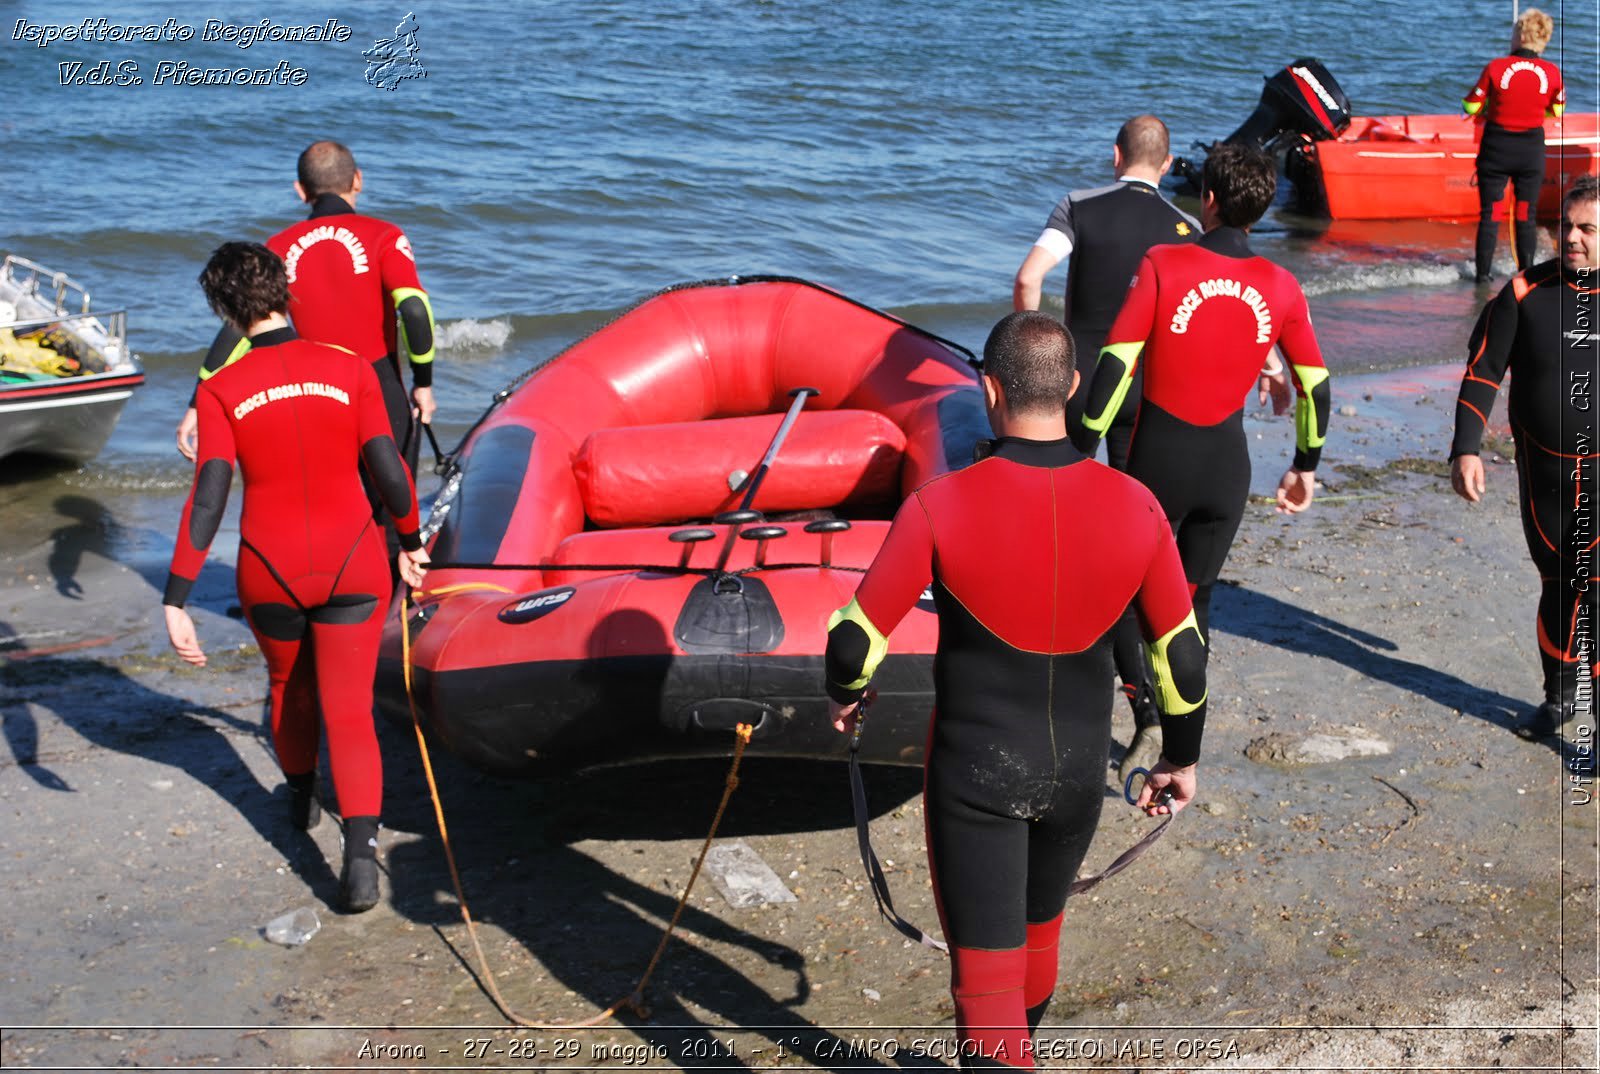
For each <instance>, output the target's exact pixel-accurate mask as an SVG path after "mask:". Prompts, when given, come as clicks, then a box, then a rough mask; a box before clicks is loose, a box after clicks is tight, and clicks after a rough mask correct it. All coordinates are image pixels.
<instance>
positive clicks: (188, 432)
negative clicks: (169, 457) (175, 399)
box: [178, 407, 200, 462]
mask: <svg viewBox="0 0 1600 1074" xmlns="http://www.w3.org/2000/svg"><path fill="white" fill-rule="evenodd" d="M199 451H200V413H199V411H197V410H195V408H194V407H190V408H189V409H188V410H185V411H184V412H183V420H182V421H180V422H178V454H180V455H182V456H183V457H184V458H186V459H188V460H189V461H190V462H193V461H194V457H195V455H196V454H198V453H199Z"/></svg>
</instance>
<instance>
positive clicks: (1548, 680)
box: [1450, 175, 1600, 758]
mask: <svg viewBox="0 0 1600 1074" xmlns="http://www.w3.org/2000/svg"><path fill="white" fill-rule="evenodd" d="M1561 217H1562V219H1561V232H1560V240H1561V256H1560V257H1559V258H1555V259H1553V260H1550V261H1545V262H1542V263H1540V264H1538V265H1535V266H1533V267H1532V268H1530V269H1528V270H1526V271H1525V272H1520V273H1518V274H1517V275H1515V276H1513V277H1512V278H1511V282H1509V283H1508V284H1506V286H1505V287H1504V288H1503V289H1502V290H1501V292H1500V293H1499V294H1498V295H1497V296H1495V298H1494V299H1493V300H1492V301H1491V302H1490V303H1489V304H1488V305H1487V306H1485V307H1484V310H1483V313H1482V315H1480V316H1479V318H1478V324H1477V326H1476V327H1475V328H1474V329H1473V331H1472V339H1471V342H1470V344H1469V346H1468V355H1469V356H1468V359H1467V370H1466V373H1465V375H1463V376H1462V378H1461V391H1460V394H1459V396H1458V397H1457V399H1456V430H1455V440H1454V442H1453V443H1452V445H1451V448H1450V467H1451V470H1450V473H1451V483H1452V484H1453V485H1454V487H1455V490H1456V492H1457V494H1458V495H1460V496H1461V498H1462V499H1464V500H1467V501H1468V502H1470V503H1477V502H1478V501H1479V500H1481V499H1482V498H1483V493H1484V488H1485V481H1484V467H1483V460H1482V459H1481V458H1480V457H1479V454H1478V452H1479V451H1480V450H1481V447H1482V443H1483V434H1484V432H1485V430H1486V428H1487V426H1488V421H1489V413H1490V411H1491V410H1492V409H1493V408H1494V400H1495V396H1496V394H1497V393H1498V392H1499V389H1500V383H1501V381H1502V380H1504V379H1505V375H1506V373H1508V372H1510V373H1512V374H1513V376H1512V378H1511V397H1510V399H1509V400H1508V407H1507V409H1508V410H1509V412H1510V417H1511V435H1512V437H1513V439H1514V440H1515V441H1516V445H1517V493H1518V500H1519V501H1520V504H1521V508H1522V532H1523V536H1524V538H1525V539H1526V540H1527V544H1528V555H1529V556H1530V557H1531V558H1532V559H1533V563H1534V566H1535V567H1537V568H1538V571H1539V582H1540V595H1539V613H1538V620H1537V627H1536V636H1537V637H1538V642H1539V662H1540V665H1541V667H1542V669H1543V672H1544V702H1543V703H1542V704H1541V705H1540V706H1539V707H1538V708H1537V709H1536V710H1534V712H1533V713H1532V715H1531V716H1530V717H1529V718H1528V719H1527V720H1525V721H1524V722H1523V724H1522V725H1521V726H1520V727H1519V728H1518V729H1517V730H1518V733H1519V734H1521V735H1523V736H1524V737H1528V738H1542V737H1546V736H1550V735H1554V734H1556V733H1557V731H1558V730H1559V729H1560V728H1561V727H1562V726H1563V725H1565V724H1568V723H1570V722H1571V721H1572V719H1573V717H1574V716H1575V715H1577V712H1578V709H1579V705H1580V702H1582V703H1583V706H1584V707H1585V708H1589V706H1590V704H1591V703H1592V697H1593V668H1592V666H1591V667H1587V668H1586V667H1585V660H1588V661H1593V659H1594V654H1593V652H1592V651H1590V652H1587V653H1585V651H1584V650H1585V646H1584V645H1583V633H1582V631H1581V630H1580V623H1582V622H1584V621H1585V620H1586V619H1588V620H1591V621H1592V618H1593V614H1592V608H1593V602H1592V596H1591V594H1592V586H1593V585H1594V581H1593V577H1594V572H1593V565H1594V555H1595V552H1594V547H1595V546H1594V544H1593V542H1594V539H1595V532H1594V526H1593V524H1592V522H1591V523H1590V524H1589V526H1588V530H1587V532H1585V530H1584V527H1583V520H1585V519H1592V518H1593V517H1594V510H1593V497H1594V496H1595V493H1596V487H1595V458H1596V453H1597V449H1596V446H1595V442H1596V435H1597V432H1600V430H1597V429H1596V420H1595V411H1596V408H1597V405H1600V404H1597V403H1596V400H1595V393H1596V392H1597V391H1600V386H1596V385H1595V384H1594V381H1595V379H1596V375H1597V369H1596V360H1597V359H1596V341H1597V338H1600V337H1597V336H1596V330H1595V325H1596V323H1597V322H1596V317H1597V314H1600V181H1597V180H1596V178H1595V177H1594V176H1592V175H1586V176H1583V177H1581V178H1580V179H1578V181H1577V182H1576V183H1574V184H1573V186H1572V189H1571V190H1569V191H1568V192H1567V195H1566V197H1565V198H1564V199H1563V201H1562V203H1561ZM1586 606H1587V607H1586ZM1591 636H1592V635H1591ZM1591 758H1592V753H1591Z"/></svg>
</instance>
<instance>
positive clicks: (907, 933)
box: [850, 702, 950, 955]
mask: <svg viewBox="0 0 1600 1074" xmlns="http://www.w3.org/2000/svg"><path fill="white" fill-rule="evenodd" d="M865 710H866V704H865V702H863V703H862V705H861V707H860V708H858V709H857V710H856V729H855V733H854V734H853V735H851V736H850V804H851V806H852V808H853V809H854V810H855V815H856V847H857V848H858V849H859V850H860V851H861V865H862V867H863V868H865V869H866V871H867V879H868V880H869V881H870V882H871V884H872V897H873V898H874V899H876V900H877V901H878V913H880V914H882V915H883V919H884V920H885V921H887V922H889V924H891V925H893V926H894V928H895V930H896V931H897V932H899V933H900V935H902V936H904V937H905V938H906V939H908V940H915V941H916V942H917V943H920V944H922V945H923V946H925V947H931V948H933V949H934V950H935V951H943V952H944V953H945V954H947V955H948V954H949V953H950V948H949V946H948V945H947V944H946V943H945V942H944V941H943V940H935V939H934V938H933V937H932V936H929V935H928V934H927V933H926V932H923V931H922V930H921V929H920V928H918V927H917V926H915V925H913V924H912V923H911V922H909V921H907V920H906V919H905V918H903V917H901V916H900V913H899V911H897V910H896V909H895V908H894V897H893V896H892V895H890V894H889V878H888V877H886V876H884V875H883V866H881V865H880V864H878V855H877V854H876V853H874V852H873V849H872V835H871V833H870V832H869V831H868V828H867V815H868V814H867V788H866V785H865V784H864V783H863V782H862V780H861V755H860V752H859V750H860V747H861V725H862V722H863V718H864V717H865V715H866V712H865Z"/></svg>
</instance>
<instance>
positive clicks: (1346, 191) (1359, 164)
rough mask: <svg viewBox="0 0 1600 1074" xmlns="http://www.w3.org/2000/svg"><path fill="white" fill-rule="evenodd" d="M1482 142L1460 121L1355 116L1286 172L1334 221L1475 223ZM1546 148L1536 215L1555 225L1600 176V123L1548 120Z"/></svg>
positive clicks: (1305, 149) (1313, 206) (1579, 116)
mask: <svg viewBox="0 0 1600 1074" xmlns="http://www.w3.org/2000/svg"><path fill="white" fill-rule="evenodd" d="M1480 137H1481V125H1480V124H1477V123H1472V122H1468V121H1466V120H1464V119H1463V118H1462V117H1459V116H1357V117H1355V118H1354V119H1352V121H1351V123H1350V126H1349V127H1348V128H1347V129H1346V131H1345V132H1344V134H1342V135H1340V136H1339V137H1338V138H1337V139H1334V140H1331V141H1320V142H1310V143H1307V144H1306V145H1304V146H1302V147H1300V148H1299V149H1297V150H1293V151H1291V159H1290V161H1289V163H1288V173H1289V177H1290V179H1291V181H1293V182H1294V184H1295V187H1296V194H1297V198H1298V200H1299V201H1300V202H1301V204H1302V205H1303V206H1304V207H1305V208H1307V209H1309V210H1310V211H1313V212H1317V211H1320V212H1325V213H1326V214H1327V215H1328V216H1330V217H1332V218H1333V219H1335V220H1399V219H1427V218H1432V219H1471V218H1476V217H1477V216H1478V184H1477V172H1476V167H1475V163H1476V161H1477V156H1478V140H1479V138H1480ZM1545 143H1546V154H1545V175H1544V183H1543V186H1542V187H1541V190H1540V196H1539V204H1538V215H1539V216H1540V217H1541V218H1543V219H1551V220H1553V219H1555V218H1556V217H1558V216H1559V215H1560V211H1561V196H1562V193H1563V191H1564V190H1565V189H1566V188H1567V187H1568V186H1570V185H1571V183H1572V180H1573V179H1575V178H1576V177H1577V176H1579V175H1583V174H1585V173H1597V172H1600V162H1597V152H1600V116H1597V115H1595V114H1593V113H1572V114H1569V115H1567V116H1564V117H1562V118H1561V119H1551V120H1548V121H1547V122H1546V124H1545ZM1294 154H1299V156H1298V159H1297V158H1296V157H1295V156H1294Z"/></svg>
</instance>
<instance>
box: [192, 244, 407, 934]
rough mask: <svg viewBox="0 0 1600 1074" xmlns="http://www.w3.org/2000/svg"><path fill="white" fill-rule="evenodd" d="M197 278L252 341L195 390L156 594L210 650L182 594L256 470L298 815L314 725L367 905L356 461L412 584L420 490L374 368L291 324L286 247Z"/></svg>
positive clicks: (373, 574)
mask: <svg viewBox="0 0 1600 1074" xmlns="http://www.w3.org/2000/svg"><path fill="white" fill-rule="evenodd" d="M200 282H201V285H202V286H203V287H204V289H205V292H206V298H207V300H208V301H209V302H210V303H211V307H212V309H214V310H215V311H216V312H217V314H218V315H219V316H221V317H223V318H224V319H225V320H227V321H228V323H230V324H232V325H233V326H234V327H235V328H237V329H238V330H239V332H240V333H241V335H242V336H243V337H244V338H247V339H248V340H249V341H250V345H251V348H252V351H253V353H252V355H251V358H250V360H249V361H248V362H242V363H238V364H235V365H231V366H229V367H227V368H226V369H223V370H221V371H219V372H218V373H217V375H216V376H214V377H211V378H209V379H208V380H207V381H206V382H205V383H204V384H202V385H201V386H200V389H199V392H198V393H197V396H196V400H195V403H196V408H197V409H198V411H199V415H200V429H199V432H200V440H199V455H198V458H197V459H196V465H195V476H194V485H193V487H192V488H191V489H190V492H189V498H188V501H187V502H186V503H185V504H184V508H183V521H182V522H181V524H180V525H179V528H178V541H177V547H176V548H175V549H174V550H173V554H172V570H171V573H170V574H169V575H168V578H167V585H166V592H165V594H164V596H163V598H162V602H163V604H164V605H165V606H166V608H165V610H166V621H167V634H168V637H169V638H170V640H171V642H172V646H173V648H174V649H176V650H177V652H178V654H179V655H180V656H181V657H183V659H185V660H187V661H188V662H189V663H191V664H195V665H197V666H204V664H205V662H206V657H205V653H204V651H203V650H202V649H201V648H200V644H199V641H198V638H197V637H196V634H195V627H194V620H193V619H192V618H190V616H189V613H188V612H187V611H185V610H184V604H185V603H186V602H187V600H188V597H189V593H190V590H191V589H192V588H193V586H194V581H195V579H196V577H198V576H199V573H200V567H201V565H202V564H203V563H204V562H205V558H206V551H207V549H208V548H209V547H210V545H211V541H212V539H213V538H214V537H215V536H216V533H217V528H218V526H219V525H220V524H221V522H222V513H223V509H224V507H225V506H226V504H227V500H228V489H229V486H230V485H231V484H232V482H233V469H234V463H235V461H237V463H238V466H239V471H240V473H241V474H242V475H243V477H244V509H243V512H242V514H241V516H240V521H239V556H238V586H239V600H240V603H241V604H242V605H243V607H244V614H245V618H246V620H247V621H248V622H249V624H250V629H251V630H252V631H254V633H255V636H256V640H257V642H259V643H260V646H261V652H262V655H263V656H265V657H266V661H267V673H268V677H269V679H270V681H271V705H272V740H273V744H274V746H275V748H276V750H277V754H278V762H279V764H280V765H282V767H283V771H284V774H285V777H286V778H287V780H288V783H289V786H290V790H291V794H290V811H291V816H292V818H293V820H294V822H295V823H296V824H297V825H298V826H299V827H301V828H310V827H312V826H313V825H315V824H316V822H317V820H318V818H319V817H320V814H321V811H320V807H319V806H318V805H317V801H316V797H315V793H314V791H315V783H316V763H317V746H318V740H319V737H320V735H319V724H320V725H321V727H325V728H326V729H327V732H328V754H329V756H330V758H331V761H332V766H333V784H334V789H335V790H336V791H337V793H338V796H339V809H340V811H341V813H342V814H343V815H344V819H345V848H344V868H343V871H342V874H341V880H340V892H341V898H342V901H343V903H344V905H345V907H346V908H347V909H349V910H352V911H361V910H367V909H370V908H371V907H372V906H374V905H376V904H377V901H378V867H377V859H376V851H377V835H378V816H379V812H380V807H381V804H382V799H383V772H382V767H381V764H380V761H379V757H378V740H377V735H376V734H375V732H374V729H373V724H372V680H373V675H374V673H375V672H376V669H377V662H378V641H379V635H380V634H381V632H382V630H383V607H384V601H383V598H384V597H385V595H386V594H387V593H388V592H389V572H388V567H387V564H386V556H385V554H384V545H383V538H382V536H381V534H380V533H379V532H378V529H377V527H376V525H375V524H374V522H373V519H372V512H371V510H370V508H369V507H368V504H367V498H366V495H365V493H364V492H363V491H362V486H361V477H360V473H359V470H360V468H361V467H362V466H365V468H366V470H367V473H368V474H369V475H370V478H371V480H372V482H373V484H374V485H375V486H376V487H377V489H378V491H379V492H380V493H381V495H382V496H383V500H384V503H385V504H386V505H387V507H388V510H389V512H390V514H391V515H392V516H393V517H394V520H395V528H396V530H397V531H398V532H399V535H400V543H401V545H402V546H403V548H404V549H405V551H403V552H401V553H400V556H399V569H400V573H401V575H402V577H404V579H405V580H406V582H407V583H408V584H410V585H413V586H417V585H421V583H422V571H421V564H423V563H426V562H427V559H428V555H427V553H426V552H425V551H423V550H422V542H421V540H420V538H419V537H418V533H417V498H416V492H415V490H414V488H413V486H412V483H411V474H410V472H409V471H408V470H407V469H406V466H405V463H404V462H403V461H402V460H401V458H400V454H399V452H398V451H397V450H396V448H395V443H394V438H393V437H392V436H391V434H390V430H389V421H388V416H387V415H386V413H385V412H384V407H383V395H382V392H381V390H380V389H379V387H378V381H377V376H376V375H375V374H374V373H373V371H372V367H371V366H370V365H369V364H368V363H366V362H363V361H361V360H360V359H358V358H357V357H356V356H354V355H352V354H351V353H350V352H348V351H344V350H340V349H339V348H337V347H331V346H327V345H325V344H319V343H311V342H309V341H307V340H303V339H298V338H296V336H295V332H294V330H293V329H292V328H290V327H289V322H288V319H287V318H286V316H285V310H286V309H287V307H288V302H289V296H288V281H287V279H286V278H285V273H284V266H283V262H282V260H280V259H279V257H278V255H277V254H275V253H273V252H272V251H271V250H268V249H267V248H266V247H264V246H258V245H255V244H251V243H238V242H236V243H227V244H226V245H224V246H222V247H220V248H219V249H218V250H217V251H216V253H214V254H213V255H212V257H211V260H210V261H209V262H208V263H207V265H206V267H205V271H204V272H203V273H202V274H201V277H200ZM319 714H320V719H319Z"/></svg>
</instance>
